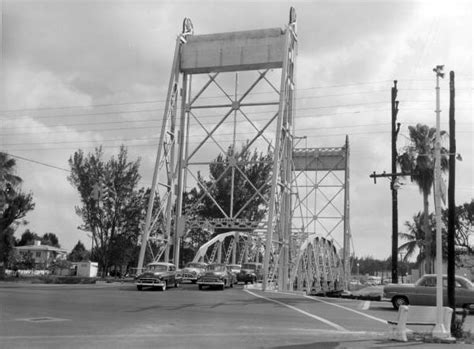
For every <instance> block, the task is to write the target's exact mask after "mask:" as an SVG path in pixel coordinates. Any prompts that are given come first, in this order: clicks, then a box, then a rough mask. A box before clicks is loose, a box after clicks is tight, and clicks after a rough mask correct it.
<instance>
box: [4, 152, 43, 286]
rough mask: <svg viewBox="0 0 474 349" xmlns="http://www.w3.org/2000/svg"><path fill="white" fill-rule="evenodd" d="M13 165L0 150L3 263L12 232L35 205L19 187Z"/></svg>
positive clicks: (29, 196) (19, 183)
mask: <svg viewBox="0 0 474 349" xmlns="http://www.w3.org/2000/svg"><path fill="white" fill-rule="evenodd" d="M15 166H16V162H15V160H14V159H12V158H10V157H9V156H8V155H7V154H5V153H1V152H0V241H1V242H2V247H1V248H0V249H1V255H0V262H3V263H4V264H3V265H5V264H6V262H7V261H8V258H9V255H10V254H11V253H12V251H13V245H12V234H13V232H14V231H15V230H16V228H17V227H18V226H19V225H20V224H23V223H25V222H24V221H23V218H24V217H25V216H26V214H27V213H28V212H29V211H31V210H33V209H34V207H35V204H34V203H33V196H32V194H31V193H30V194H25V193H23V192H22V191H21V189H20V185H21V182H22V181H21V178H20V177H18V176H16V175H15ZM3 276H4V268H0V277H3Z"/></svg>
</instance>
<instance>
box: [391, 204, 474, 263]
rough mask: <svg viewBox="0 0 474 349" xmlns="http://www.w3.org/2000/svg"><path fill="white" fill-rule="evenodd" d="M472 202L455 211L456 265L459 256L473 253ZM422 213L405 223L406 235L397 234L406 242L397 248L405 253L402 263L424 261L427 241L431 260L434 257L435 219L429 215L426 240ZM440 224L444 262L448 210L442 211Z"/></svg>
mask: <svg viewBox="0 0 474 349" xmlns="http://www.w3.org/2000/svg"><path fill="white" fill-rule="evenodd" d="M473 213H474V200H473V201H471V202H470V203H465V204H463V205H460V206H457V207H456V209H455V228H456V232H455V246H456V247H458V248H457V249H456V254H455V258H456V264H459V262H460V261H461V260H460V256H461V255H462V254H468V255H472V254H473V253H474V246H473V245H472V242H471V235H472V234H473V233H474V229H473V228H474V220H473V218H474V214H473ZM423 215H424V213H421V212H419V213H417V214H416V215H414V216H413V221H411V222H409V221H407V222H405V226H406V228H407V232H406V233H399V236H400V237H401V238H402V240H405V241H406V242H405V243H403V244H402V245H400V246H399V248H398V250H399V251H400V252H402V253H405V257H404V261H408V260H410V259H412V258H413V257H416V261H417V263H420V262H422V261H424V260H426V253H427V251H428V249H427V248H426V245H427V244H428V241H431V249H430V251H431V259H434V258H435V257H436V241H435V240H436V238H435V237H436V219H435V216H434V214H430V215H429V218H428V221H429V231H430V234H431V239H426V237H425V228H424V217H423ZM442 223H443V226H442V227H441V234H442V244H443V246H442V251H443V259H444V260H446V259H447V257H448V251H447V236H448V232H447V228H446V227H447V223H448V210H447V209H445V210H443V211H442Z"/></svg>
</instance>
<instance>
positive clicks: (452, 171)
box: [448, 71, 456, 320]
mask: <svg viewBox="0 0 474 349" xmlns="http://www.w3.org/2000/svg"><path fill="white" fill-rule="evenodd" d="M454 96H455V89H454V72H453V71H451V72H450V73H449V183H448V305H449V307H451V308H452V309H453V313H454V311H455V310H456V296H455V288H454V273H455V270H454V269H455V265H454V262H455V260H454V259H455V250H454V243H455V241H454V238H455V226H454V224H455V210H456V203H455V200H454V188H455V177H456V159H455V156H456V121H455V119H454ZM453 320H454V316H453Z"/></svg>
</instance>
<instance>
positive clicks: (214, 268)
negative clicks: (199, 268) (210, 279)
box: [207, 264, 225, 271]
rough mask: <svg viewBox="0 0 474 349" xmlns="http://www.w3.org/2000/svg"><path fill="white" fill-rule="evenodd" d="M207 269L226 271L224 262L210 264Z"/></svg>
mask: <svg viewBox="0 0 474 349" xmlns="http://www.w3.org/2000/svg"><path fill="white" fill-rule="evenodd" d="M207 270H210V271H225V265H224V264H215V265H208V266H207Z"/></svg>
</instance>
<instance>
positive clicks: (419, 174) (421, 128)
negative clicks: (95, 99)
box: [398, 124, 448, 273]
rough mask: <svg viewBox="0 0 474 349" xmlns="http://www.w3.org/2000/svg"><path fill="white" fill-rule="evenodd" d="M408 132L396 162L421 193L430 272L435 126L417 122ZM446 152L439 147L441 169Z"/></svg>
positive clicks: (445, 168) (445, 165) (446, 166)
mask: <svg viewBox="0 0 474 349" xmlns="http://www.w3.org/2000/svg"><path fill="white" fill-rule="evenodd" d="M408 132H409V135H410V144H409V145H408V146H407V147H406V148H405V150H404V152H403V153H402V154H401V155H400V156H399V157H398V162H399V164H400V168H401V170H402V171H403V172H406V173H410V177H411V180H412V181H414V182H415V183H416V184H417V185H418V187H419V189H420V192H421V193H422V194H423V229H424V231H425V236H426V238H427V243H426V245H425V249H426V251H425V256H426V269H427V270H426V271H427V272H428V273H430V272H432V270H433V268H432V267H433V265H432V264H433V263H432V258H431V256H432V252H431V248H432V242H431V238H432V236H431V234H429V232H430V230H429V229H430V227H429V202H428V197H429V195H430V194H431V187H432V186H433V182H434V167H435V152H434V147H435V140H436V128H433V127H429V126H427V125H422V124H417V125H416V126H408ZM445 135H446V132H445V131H442V132H441V136H442V137H444V136H445ZM447 153H448V151H447V150H446V149H445V148H442V149H441V154H442V156H441V170H442V171H446V170H447V168H448V156H447Z"/></svg>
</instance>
